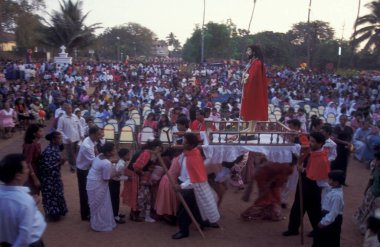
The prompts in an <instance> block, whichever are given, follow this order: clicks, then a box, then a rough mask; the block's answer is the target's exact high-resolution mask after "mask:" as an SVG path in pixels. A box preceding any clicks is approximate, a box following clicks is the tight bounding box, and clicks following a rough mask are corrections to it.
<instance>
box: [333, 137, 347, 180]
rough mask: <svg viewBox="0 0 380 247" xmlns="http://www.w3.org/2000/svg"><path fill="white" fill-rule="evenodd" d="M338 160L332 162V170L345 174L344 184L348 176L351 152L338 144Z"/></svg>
mask: <svg viewBox="0 0 380 247" xmlns="http://www.w3.org/2000/svg"><path fill="white" fill-rule="evenodd" d="M336 153H337V156H336V159H335V160H334V161H333V162H331V170H342V171H343V172H344V175H345V178H344V184H345V183H346V177H347V176H346V174H347V166H348V159H349V158H350V150H348V149H347V148H346V145H344V144H337V147H336Z"/></svg>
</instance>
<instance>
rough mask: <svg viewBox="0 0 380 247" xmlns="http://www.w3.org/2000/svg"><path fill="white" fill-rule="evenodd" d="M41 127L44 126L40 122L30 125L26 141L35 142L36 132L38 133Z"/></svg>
mask: <svg viewBox="0 0 380 247" xmlns="http://www.w3.org/2000/svg"><path fill="white" fill-rule="evenodd" d="M40 128H42V126H41V125H39V124H31V125H29V127H28V129H27V130H26V132H25V136H24V143H28V144H30V143H33V141H34V139H36V137H35V136H34V134H36V133H37V132H38V131H39V130H40Z"/></svg>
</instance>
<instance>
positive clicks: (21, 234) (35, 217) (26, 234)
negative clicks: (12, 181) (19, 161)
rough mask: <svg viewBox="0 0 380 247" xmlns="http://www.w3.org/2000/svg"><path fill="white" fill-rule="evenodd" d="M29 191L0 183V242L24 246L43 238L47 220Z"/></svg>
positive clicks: (17, 246)
mask: <svg viewBox="0 0 380 247" xmlns="http://www.w3.org/2000/svg"><path fill="white" fill-rule="evenodd" d="M29 191H30V190H29V188H27V187H24V186H8V185H2V184H0V243H1V242H7V243H10V244H12V246H13V247H23V246H29V244H31V243H34V242H36V241H38V240H40V239H41V236H42V234H43V232H44V231H45V228H46V222H45V220H44V218H43V216H42V214H41V212H40V211H39V210H38V209H37V205H36V203H35V201H34V199H33V197H32V196H31V195H30V194H29Z"/></svg>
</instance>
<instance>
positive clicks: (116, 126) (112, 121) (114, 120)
mask: <svg viewBox="0 0 380 247" xmlns="http://www.w3.org/2000/svg"><path fill="white" fill-rule="evenodd" d="M107 122H108V124H112V125H113V127H115V133H116V134H118V133H119V123H118V121H117V120H116V119H108V121H107Z"/></svg>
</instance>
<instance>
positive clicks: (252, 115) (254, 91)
mask: <svg viewBox="0 0 380 247" xmlns="http://www.w3.org/2000/svg"><path fill="white" fill-rule="evenodd" d="M248 74H249V76H248V79H247V81H246V83H245V84H244V85H243V97H242V102H241V116H242V118H243V119H244V120H245V121H268V82H267V77H266V74H265V67H264V65H263V63H262V62H261V61H260V60H258V59H256V60H253V61H252V63H251V66H250V67H249V69H248Z"/></svg>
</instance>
